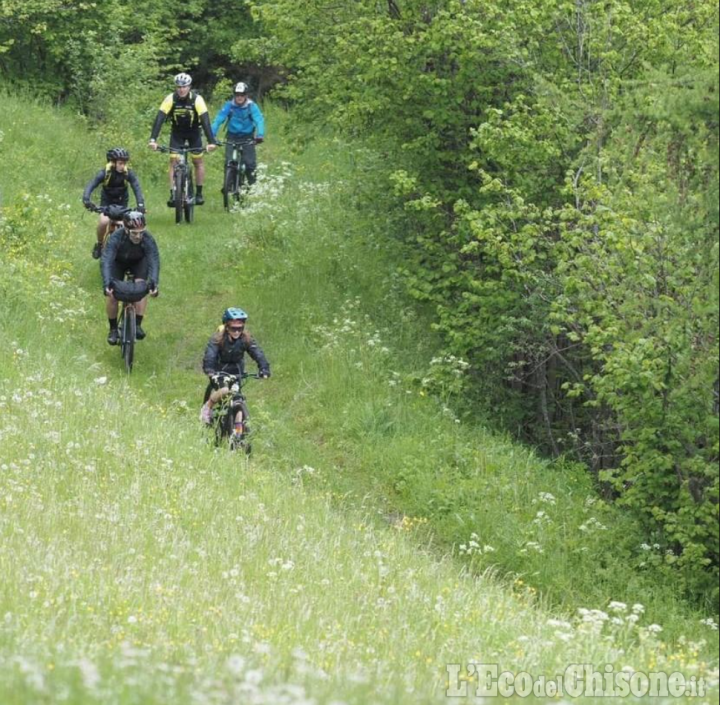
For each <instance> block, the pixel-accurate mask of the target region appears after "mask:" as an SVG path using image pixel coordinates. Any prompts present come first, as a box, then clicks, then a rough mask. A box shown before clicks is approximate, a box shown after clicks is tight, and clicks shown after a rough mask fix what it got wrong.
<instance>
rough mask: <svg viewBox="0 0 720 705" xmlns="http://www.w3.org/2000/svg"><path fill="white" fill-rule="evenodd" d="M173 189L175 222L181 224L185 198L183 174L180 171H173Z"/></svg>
mask: <svg viewBox="0 0 720 705" xmlns="http://www.w3.org/2000/svg"><path fill="white" fill-rule="evenodd" d="M173 188H174V190H175V222H176V223H182V219H183V200H184V196H185V174H184V173H183V171H182V169H177V170H176V171H175V177H174V181H173Z"/></svg>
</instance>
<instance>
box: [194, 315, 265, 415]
mask: <svg viewBox="0 0 720 705" xmlns="http://www.w3.org/2000/svg"><path fill="white" fill-rule="evenodd" d="M247 319H248V315H247V313H245V311H243V310H242V309H241V308H228V309H226V310H225V312H224V313H223V317H222V322H223V325H222V326H221V327H220V328H219V329H218V330H217V332H216V333H215V335H213V337H212V338H210V340H209V342H208V344H207V348H205V356H204V357H203V372H204V373H205V374H206V375H207V376H208V377H209V378H210V379H212V377H213V376H214V375H216V374H217V373H218V372H227V373H228V374H231V375H242V374H243V373H244V372H245V361H244V357H245V353H247V354H248V355H249V356H250V357H251V358H252V359H253V360H254V361H255V362H256V363H257V366H258V372H259V374H260V376H261V377H262V378H263V379H268V378H269V377H270V363H269V362H268V361H267V358H266V357H265V353H264V352H263V351H262V349H261V348H260V346H259V345H258V344H257V342H256V341H255V339H254V338H253V337H252V336H251V335H250V333H248V332H247V331H246V330H245V324H246V322H247ZM229 391H230V390H229V389H227V388H223V389H219V390H216V391H213V385H212V382H210V384H208V387H207V389H206V390H205V399H204V402H205V403H204V404H203V408H202V410H201V412H200V419H201V420H202V421H203V422H204V423H207V424H209V423H211V422H212V408H213V406H214V405H215V404H216V403H217V402H218V401H220V399H222V398H223V396H225V395H226V394H228V393H229Z"/></svg>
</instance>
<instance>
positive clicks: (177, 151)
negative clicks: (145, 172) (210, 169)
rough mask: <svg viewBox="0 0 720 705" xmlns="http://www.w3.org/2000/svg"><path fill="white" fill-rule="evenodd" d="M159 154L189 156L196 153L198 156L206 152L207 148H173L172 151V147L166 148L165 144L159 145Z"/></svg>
mask: <svg viewBox="0 0 720 705" xmlns="http://www.w3.org/2000/svg"><path fill="white" fill-rule="evenodd" d="M157 151H158V152H163V153H165V154H167V153H170V154H187V153H189V152H194V153H196V154H199V153H200V152H205V151H206V148H205V147H173V148H172V149H171V148H170V147H166V146H165V145H164V144H159V145H158V148H157Z"/></svg>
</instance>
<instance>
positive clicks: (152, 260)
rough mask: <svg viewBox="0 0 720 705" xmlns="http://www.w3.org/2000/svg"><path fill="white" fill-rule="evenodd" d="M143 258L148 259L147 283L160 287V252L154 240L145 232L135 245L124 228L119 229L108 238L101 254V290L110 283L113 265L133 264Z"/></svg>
mask: <svg viewBox="0 0 720 705" xmlns="http://www.w3.org/2000/svg"><path fill="white" fill-rule="evenodd" d="M144 257H147V259H148V269H149V274H148V279H147V280H148V282H153V283H154V284H155V286H156V287H157V286H159V285H160V252H159V250H158V246H157V243H156V242H155V238H154V237H153V236H152V235H151V234H150V233H149V232H147V231H145V235H144V236H143V239H142V242H140V244H138V245H136V244H135V243H134V242H133V241H132V240H131V239H130V236H129V235H128V234H127V233H126V232H125V228H119V229H118V230H116V231H115V232H114V233H113V234H112V235H111V236H110V237H109V238H108V241H107V243H106V244H105V247H104V248H103V252H102V259H101V260H100V271H101V272H102V280H103V288H104V289H107V288H108V287H109V286H110V283H111V282H112V277H113V275H112V269H113V263H114V262H119V263H121V264H127V265H130V264H133V263H135V262H139V261H140V260H141V259H143V258H144Z"/></svg>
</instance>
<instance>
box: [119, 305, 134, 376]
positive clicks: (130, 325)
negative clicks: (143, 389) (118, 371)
mask: <svg viewBox="0 0 720 705" xmlns="http://www.w3.org/2000/svg"><path fill="white" fill-rule="evenodd" d="M120 330H121V335H122V338H121V340H122V343H121V345H120V352H121V353H122V356H123V360H124V361H125V370H126V371H127V373H128V374H130V373H131V372H132V368H133V362H134V361H135V338H136V335H137V320H136V319H135V309H134V308H130V309H126V310H124V311H123V316H122V328H121V329H120Z"/></svg>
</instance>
